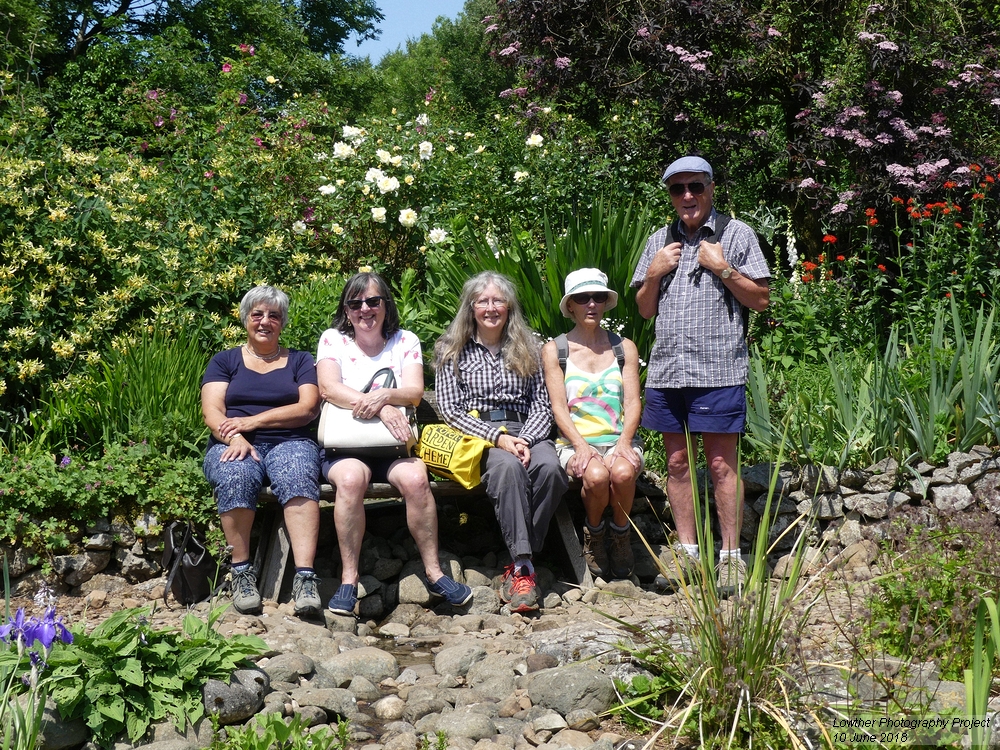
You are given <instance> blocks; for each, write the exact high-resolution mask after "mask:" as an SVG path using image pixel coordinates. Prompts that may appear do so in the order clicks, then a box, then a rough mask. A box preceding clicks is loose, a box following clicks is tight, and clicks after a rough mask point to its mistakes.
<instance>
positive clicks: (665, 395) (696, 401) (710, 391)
mask: <svg viewBox="0 0 1000 750" xmlns="http://www.w3.org/2000/svg"><path fill="white" fill-rule="evenodd" d="M645 401H646V405H645V407H643V410H642V426H643V427H645V428H646V429H648V430H655V431H656V432H672V433H679V434H683V433H684V430H685V427H686V428H687V430H688V431H689V432H691V433H701V432H714V433H721V434H733V433H742V432H743V431H744V428H745V426H746V419H747V393H746V386H745V385H728V386H722V387H719V388H647V389H646V399H645Z"/></svg>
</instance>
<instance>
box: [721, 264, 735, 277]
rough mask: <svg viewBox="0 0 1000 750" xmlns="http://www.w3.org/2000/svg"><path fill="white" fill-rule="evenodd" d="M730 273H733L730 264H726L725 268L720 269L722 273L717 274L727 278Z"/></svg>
mask: <svg viewBox="0 0 1000 750" xmlns="http://www.w3.org/2000/svg"><path fill="white" fill-rule="evenodd" d="M732 275H733V267H732V266H726V267H725V268H723V269H722V273H720V274H719V276H721V277H722V278H724V279H728V278H729V277H730V276H732Z"/></svg>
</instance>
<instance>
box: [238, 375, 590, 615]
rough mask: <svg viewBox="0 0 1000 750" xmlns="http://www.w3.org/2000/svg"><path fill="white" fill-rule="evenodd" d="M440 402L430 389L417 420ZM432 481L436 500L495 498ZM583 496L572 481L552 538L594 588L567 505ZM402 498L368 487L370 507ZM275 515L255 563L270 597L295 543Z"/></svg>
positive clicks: (265, 498)
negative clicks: (291, 543)
mask: <svg viewBox="0 0 1000 750" xmlns="http://www.w3.org/2000/svg"><path fill="white" fill-rule="evenodd" d="M436 405H437V401H436V399H435V398H434V392H433V391H426V392H425V393H424V398H423V400H421V402H420V406H419V407H418V408H417V423H418V424H421V425H423V424H432V423H435V422H442V421H444V420H442V419H441V416H440V415H439V414H438V412H437V408H436ZM430 484H431V493H433V495H434V498H435V499H436V500H441V499H443V498H469V499H475V498H479V499H481V501H482V502H487V503H489V502H491V501H490V500H489V498H487V497H486V488H485V486H484V485H479V486H478V487H476V488H474V489H471V490H467V489H465V488H464V487H462V485H460V484H458V483H456V482H452V481H449V480H446V479H437V478H436V477H435V476H434V475H433V474H432V475H431V483H430ZM336 497H337V490H336V488H334V487H332V486H331V485H329V484H324V485H322V486H321V488H320V511H321V512H322V511H323V510H324V509H330V508H332V507H333V504H334V502H335V501H336ZM579 497H580V485H579V482H574V483H571V484H570V489H569V490H568V491H567V492H566V494H565V495H564V496H563V499H562V501H561V502H560V503H559V507H558V508H557V509H556V513H555V516H553V518H552V526H551V527H550V529H549V538H550V539H551V538H552V537H553V535H554V534H555V535H557V536H558V539H559V541H560V542H561V543H562V547H563V550H564V551H565V553H566V557H567V558H568V560H569V563H570V566H571V568H572V573H573V579H574V581H573V582H574V583H577V584H579V585H580V586H582V587H583V588H590V587H592V586H593V585H594V584H593V578H592V576H591V575H590V569H589V568H587V564H586V563H585V562H584V560H583V548H582V546H581V545H580V538H579V537H578V536H577V532H576V526H575V525H574V523H573V518H572V515H571V514H570V511H569V507H568V505H567V500H569V499H572V498H576V499H577V501H578V500H579ZM259 500H260V503H261V504H262V505H265V506H266V505H273V504H274V503H276V498H275V497H274V495H273V494H272V493H271V489H270V488H269V487H266V488H264V489H263V490H262V491H261V493H260V498H259ZM402 502H403V500H402V498H401V497H400V496H399V491H398V490H397V489H396V488H395V487H393V486H392V485H391V484H386V483H375V482H373V483H372V484H370V485H368V491H367V492H366V493H365V506H366V507H376V506H380V505H385V504H392V503H399V504H401V503H402ZM272 515H273V517H272V518H271V519H270V523H269V524H268V527H265V529H264V536H263V541H264V543H262V544H258V545H257V552H256V555H255V557H254V567H255V568H256V569H257V570H258V571H260V574H259V576H258V578H259V580H258V590H259V591H260V595H261V597H262V598H263V599H267V600H270V601H278V597H279V596H280V595H281V586H282V582H283V581H284V579H285V571H286V570H287V568H288V555H289V552H290V550H291V545H290V543H289V540H288V532H287V531H286V530H285V522H284V520H283V518H282V516H281V513H280V511H276V512H275V513H274V514H272ZM439 542H440V544H441V547H442V548H443V549H447V548H448V540H447V539H440V540H439Z"/></svg>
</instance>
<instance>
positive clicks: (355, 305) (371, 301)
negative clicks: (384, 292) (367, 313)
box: [344, 297, 382, 310]
mask: <svg viewBox="0 0 1000 750" xmlns="http://www.w3.org/2000/svg"><path fill="white" fill-rule="evenodd" d="M344 304H345V305H347V307H348V308H349V309H351V310H360V309H361V306H362V305H368V308H369V309H370V310H375V309H376V308H378V306H379V305H381V304H382V298H381V297H365V298H364V299H349V300H347V302H345V303H344Z"/></svg>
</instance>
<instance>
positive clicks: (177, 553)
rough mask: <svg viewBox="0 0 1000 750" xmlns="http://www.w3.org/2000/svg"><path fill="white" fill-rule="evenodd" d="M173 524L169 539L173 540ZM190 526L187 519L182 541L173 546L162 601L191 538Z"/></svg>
mask: <svg viewBox="0 0 1000 750" xmlns="http://www.w3.org/2000/svg"><path fill="white" fill-rule="evenodd" d="M174 525H175V524H171V525H170V532H169V533H170V539H171V541H173V537H174V530H173V527H174ZM191 526H192V523H191V522H190V521H188V523H187V526H186V527H185V529H184V541H183V542H181V546H180V547H176V546H175V547H174V551H173V555H172V556H171V558H170V560H171V562H170V573H169V574H167V585H166V586H165V587H164V589H163V603H164V604H166V603H167V596H168V595H169V594H170V587H171V586H172V585H173V583H174V578H176V577H177V571H179V570H180V569H181V562H182V561H183V559H184V551H185V550H186V549H187V545H188V541H189V540H190V539H191Z"/></svg>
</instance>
